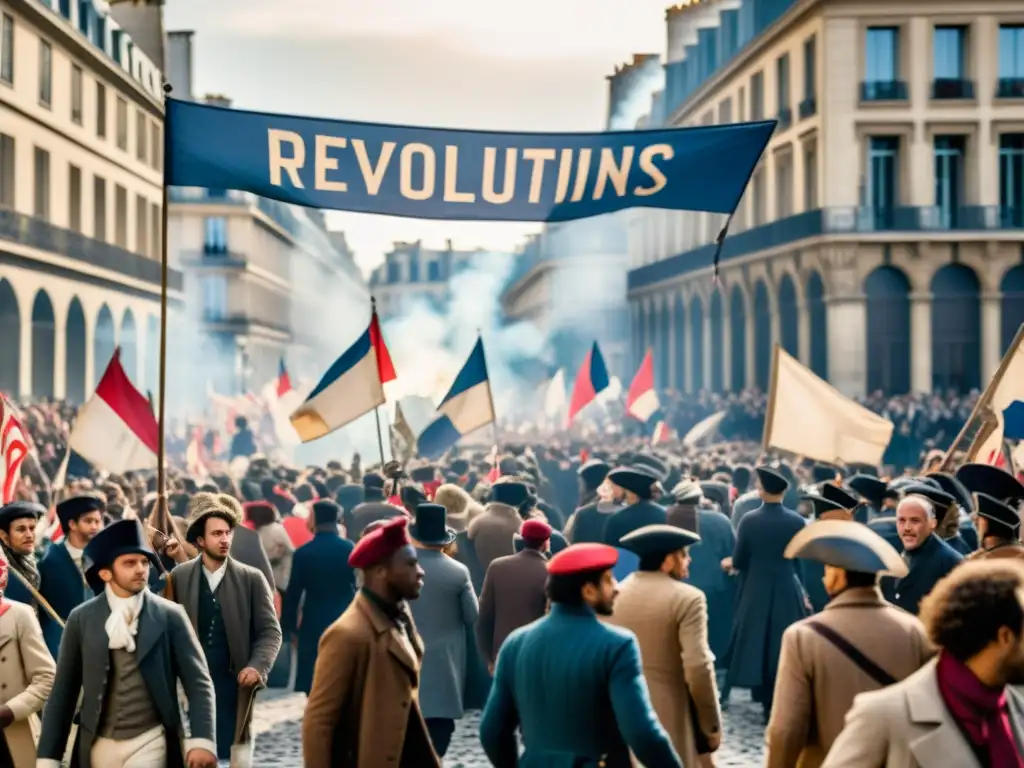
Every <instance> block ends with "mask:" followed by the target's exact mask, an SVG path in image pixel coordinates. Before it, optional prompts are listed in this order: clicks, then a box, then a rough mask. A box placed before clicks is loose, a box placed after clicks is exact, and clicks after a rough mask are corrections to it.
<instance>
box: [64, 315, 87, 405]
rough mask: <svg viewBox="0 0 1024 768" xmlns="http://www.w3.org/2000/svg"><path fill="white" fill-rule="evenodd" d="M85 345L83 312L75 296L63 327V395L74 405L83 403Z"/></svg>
mask: <svg viewBox="0 0 1024 768" xmlns="http://www.w3.org/2000/svg"><path fill="white" fill-rule="evenodd" d="M85 343H86V341H85V312H84V310H83V309H82V302H80V301H79V300H78V297H77V296H76V297H75V298H73V299H72V300H71V304H69V305H68V321H67V324H66V325H65V326H64V382H65V383H64V394H65V397H66V398H67V399H68V401H69V402H71V403H73V404H74V405H81V404H82V403H84V402H85V357H86V355H85V352H86V350H85Z"/></svg>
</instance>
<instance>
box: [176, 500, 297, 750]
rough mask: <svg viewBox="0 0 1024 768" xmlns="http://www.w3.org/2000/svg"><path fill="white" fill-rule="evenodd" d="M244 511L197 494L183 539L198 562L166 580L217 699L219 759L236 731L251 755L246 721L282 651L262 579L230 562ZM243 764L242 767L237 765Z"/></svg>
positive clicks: (230, 502)
mask: <svg viewBox="0 0 1024 768" xmlns="http://www.w3.org/2000/svg"><path fill="white" fill-rule="evenodd" d="M241 517H242V515H241V509H240V507H239V505H238V502H237V501H236V500H235V499H234V498H232V497H231V496H227V495H225V494H214V493H198V494H196V495H195V496H193V497H192V501H191V502H190V504H189V516H188V520H187V529H186V534H185V538H186V540H187V541H188V543H189V544H191V545H192V546H194V547H195V548H196V549H197V550H198V551H199V557H197V558H195V559H194V560H190V561H188V562H187V563H182V564H181V565H179V566H177V567H176V568H175V569H174V570H173V571H171V573H170V574H169V576H168V594H169V595H172V596H173V599H174V600H175V601H177V602H178V603H180V604H181V605H182V606H183V607H184V608H185V613H187V614H188V617H189V618H190V619H191V620H192V624H193V626H195V627H196V629H197V631H198V633H199V642H200V643H201V645H202V648H203V652H204V653H205V655H206V663H207V664H208V665H209V667H210V673H211V675H212V677H213V687H214V691H215V692H216V694H217V713H216V714H217V718H216V722H217V757H218V758H220V759H221V760H226V759H229V758H231V757H232V746H233V745H234V744H235V743H236V739H235V736H236V730H237V728H238V725H239V723H242V724H244V727H243V729H242V733H241V738H240V739H239V740H238V748H237V749H236V750H235V752H236V753H241V755H244V754H245V753H247V752H248V751H249V750H251V747H252V744H251V739H250V738H249V728H248V722H247V713H248V711H249V709H250V701H251V697H252V695H253V693H254V691H255V689H257V688H261V687H263V686H264V685H266V681H267V675H268V674H269V673H270V668H271V667H272V666H273V665H274V660H275V659H276V658H277V652H278V651H279V650H280V648H281V625H280V624H279V623H278V621H277V614H276V612H275V611H274V598H273V596H272V595H271V592H270V585H269V584H268V583H267V580H266V578H264V576H263V574H262V573H260V572H259V571H257V570H256V569H255V568H252V567H250V566H248V565H243V564H242V563H240V562H238V561H237V560H235V559H234V558H233V557H231V556H230V554H229V552H230V551H231V538H232V532H233V530H234V528H235V527H236V526H237V525H238V524H239V523H240V522H241ZM241 759H244V757H243V758H241Z"/></svg>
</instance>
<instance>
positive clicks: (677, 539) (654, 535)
mask: <svg viewBox="0 0 1024 768" xmlns="http://www.w3.org/2000/svg"><path fill="white" fill-rule="evenodd" d="M698 541H700V536H699V535H698V534H696V533H694V532H693V531H688V530H686V529H684V528H679V527H678V526H675V525H645V526H644V527H643V528H637V529H636V530H635V531H633V532H632V533H627V534H626V535H625V536H623V537H622V538H621V539H620V540H619V544H620V545H621V546H622V548H623V549H628V550H629V551H630V552H633V553H635V554H637V555H639V556H640V557H645V556H648V555H650V556H654V557H657V556H658V555H668V554H670V553H672V552H678V551H679V550H680V549H685V548H686V547H688V546H690V545H691V544H696V543H697V542H698Z"/></svg>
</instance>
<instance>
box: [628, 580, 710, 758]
mask: <svg viewBox="0 0 1024 768" xmlns="http://www.w3.org/2000/svg"><path fill="white" fill-rule="evenodd" d="M608 621H609V622H610V623H612V624H616V625H617V626H620V627H624V628H626V629H630V630H632V631H633V633H634V634H635V635H636V638H637V641H638V642H639V644H640V658H641V660H642V662H643V670H644V677H645V678H646V680H647V687H648V688H649V689H650V692H651V703H652V704H653V705H654V711H655V712H656V713H657V715H658V720H659V721H660V722H661V724H662V726H664V728H665V730H666V731H668V734H669V736H670V737H671V739H672V745H673V746H674V747H675V748H676V752H678V753H679V756H680V757H681V758H682V761H683V765H697V764H698V751H697V738H696V734H695V733H694V721H695V720H696V722H697V723H698V724H699V727H700V729H701V731H703V733H704V735H705V736H715V735H719V734H720V733H721V730H722V713H721V710H720V709H719V705H718V688H717V685H716V683H715V655H714V654H713V653H712V652H711V647H710V646H709V645H708V605H707V598H706V597H705V596H704V593H703V592H701V591H700V590H699V589H697V588H696V587H693V586H691V585H689V584H684V583H683V582H681V581H676V580H675V579H673V578H672V577H671V576H668V575H667V574H664V573H647V572H644V571H638V572H636V573H634V574H632V575H631V576H629V577H628V578H627V579H626V580H625V581H623V582H622V584H620V585H619V596H618V597H617V598H616V599H615V611H614V613H613V614H612V615H611V617H609V619H608ZM648 768H657V767H656V766H649V767H648Z"/></svg>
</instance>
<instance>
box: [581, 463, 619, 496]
mask: <svg viewBox="0 0 1024 768" xmlns="http://www.w3.org/2000/svg"><path fill="white" fill-rule="evenodd" d="M611 470H612V468H611V467H610V466H608V465H607V464H606V463H605V462H603V461H601V460H600V459H591V460H590V461H588V462H587V463H586V464H583V465H582V466H581V467H580V468H579V469H578V470H576V474H578V475H579V476H580V479H581V480H583V483H584V484H585V485H586V486H587V488H594V489H596V488H598V487H600V485H601V483H603V482H604V479H605V478H606V477H608V473H609V472H611Z"/></svg>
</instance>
